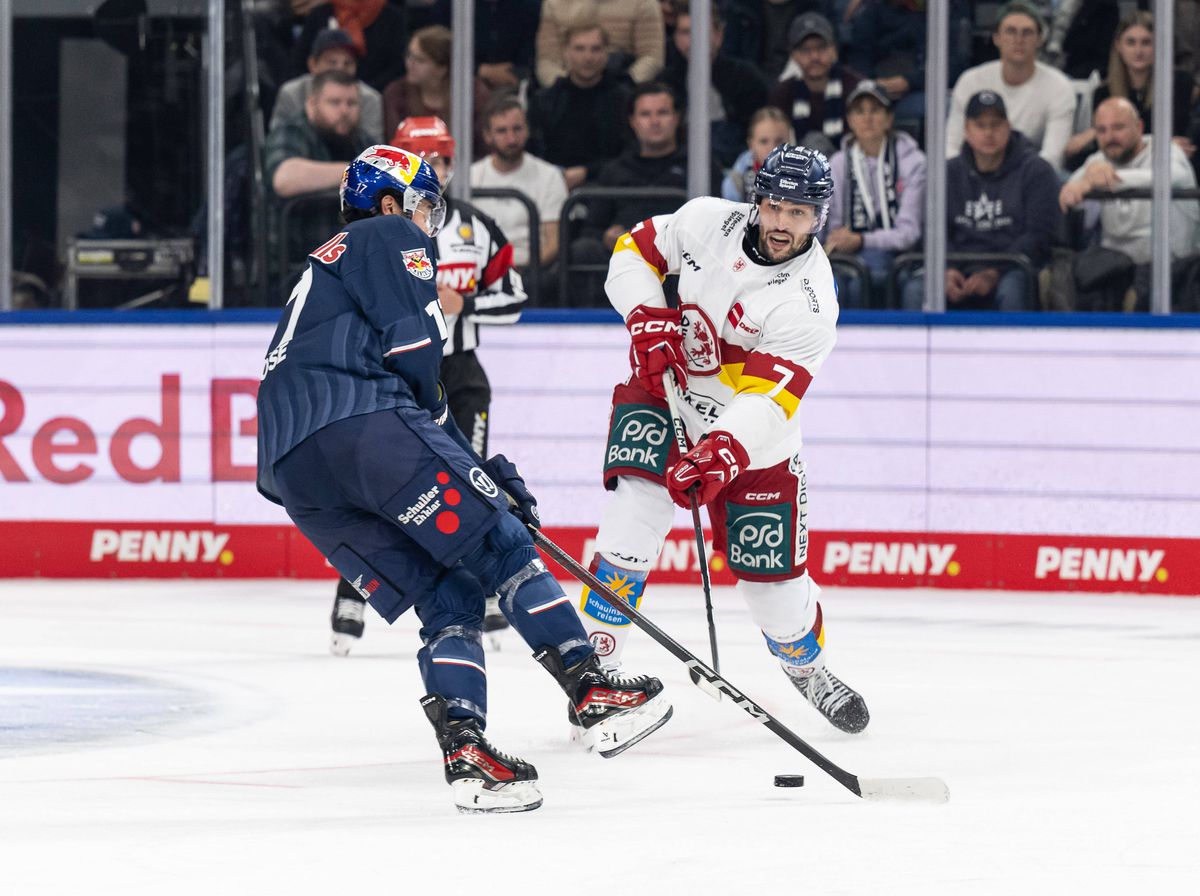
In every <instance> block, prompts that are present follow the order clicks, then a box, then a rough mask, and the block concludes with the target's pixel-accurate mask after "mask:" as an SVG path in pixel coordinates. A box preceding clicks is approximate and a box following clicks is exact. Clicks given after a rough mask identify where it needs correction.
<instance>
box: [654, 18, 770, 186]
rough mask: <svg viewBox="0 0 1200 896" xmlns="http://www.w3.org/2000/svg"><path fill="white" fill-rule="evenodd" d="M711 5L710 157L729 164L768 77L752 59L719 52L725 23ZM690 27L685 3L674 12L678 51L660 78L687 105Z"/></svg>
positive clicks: (742, 142) (761, 101)
mask: <svg viewBox="0 0 1200 896" xmlns="http://www.w3.org/2000/svg"><path fill="white" fill-rule="evenodd" d="M700 2H704V0H700ZM711 8H712V18H711V23H712V28H711V30H710V38H711V43H710V46H709V57H710V59H711V71H710V73H709V84H710V85H711V87H712V90H711V91H710V92H709V93H708V103H707V105H708V110H707V114H708V119H709V121H710V125H711V126H710V128H709V134H710V137H711V142H710V146H711V147H712V150H711V151H712V157H713V159H715V160H716V162H717V164H718V165H720V166H721V167H722V168H728V167H729V166H730V165H732V164H733V162H734V160H735V159H736V158H737V157H738V153H740V152H741V150H742V147H743V146H744V145H745V140H746V130H747V128H749V127H750V116H751V115H753V114H754V110H755V109H758V108H760V107H761V106H763V105H764V104H765V103H766V102H767V80H766V78H765V77H763V74H762V72H760V71H759V70H758V69H757V68H756V67H755V66H754V65H753V64H752V63H749V62H746V61H744V60H742V59H735V58H734V57H732V56H728V55H726V54H724V53H722V52H721V42H722V41H723V40H724V39H725V23H724V20H723V19H722V18H721V11H720V9H719V7H718V6H717V4H716V3H715V2H712V4H711ZM691 27H692V16H691V14H690V13H689V12H688V11H687V7H686V6H683V7H682V8H681V9H680V10H679V11H677V12H676V15H675V32H674V35H673V37H674V43H675V49H676V50H678V51H679V52H678V55H677V56H676V57H675V60H674V61H673V62H672V64H671V65H669V66H668V67H667V68H666V69H665V70H664V71H663V76H662V80H663V81H664V82H665V83H667V84H669V85H670V86H671V88H672V89H673V90H674V91H675V95H676V96H677V97H679V98H680V102H681V103H682V104H683V105H684V106H685V107H687V106H689V103H688V94H687V82H688V59H689V57H690V55H691V46H692V34H691ZM693 114H704V113H703V111H701V110H700V109H694V110H693Z"/></svg>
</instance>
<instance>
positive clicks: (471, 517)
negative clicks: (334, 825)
mask: <svg viewBox="0 0 1200 896" xmlns="http://www.w3.org/2000/svg"><path fill="white" fill-rule="evenodd" d="M440 191H441V188H440V185H439V183H438V180H437V175H436V174H434V172H433V169H432V168H431V167H430V166H429V164H428V163H427V162H425V161H423V160H422V159H421V158H420V157H418V156H415V155H412V154H410V153H407V152H404V151H403V150H400V149H396V148H395V147H390V146H372V147H370V148H369V149H367V150H366V151H365V152H363V153H362V154H361V155H359V156H358V158H356V159H355V160H354V161H353V162H351V164H350V167H349V168H348V169H347V171H346V176H345V177H344V179H343V182H342V189H341V196H342V210H343V219H344V220H345V221H346V227H345V229H344V230H342V231H341V232H339V233H337V234H335V235H334V236H332V237H331V238H330V239H329V241H328V242H326V243H325V244H324V245H323V246H320V247H319V248H317V249H315V250H313V252H312V253H311V254H310V256H309V258H308V267H307V268H306V269H305V271H304V274H303V275H302V276H301V278H300V281H299V282H298V283H297V284H296V287H295V289H293V290H292V293H291V296H290V297H289V299H288V302H287V305H286V306H285V307H284V310H283V315H282V317H281V319H280V322H279V326H278V327H277V329H276V331H275V336H274V338H273V339H272V340H271V345H270V348H269V350H268V352H267V356H266V360H265V362H264V365H263V374H262V382H261V384H260V386H259V393H258V414H259V434H258V488H259V491H261V492H262V493H263V494H264V495H265V496H266V497H267V498H269V499H270V500H272V501H275V502H276V503H279V504H282V505H283V506H284V507H285V508H286V509H287V512H288V515H289V516H290V517H291V518H292V520H293V522H295V524H296V526H297V527H298V528H299V529H300V531H301V532H303V533H304V535H305V536H306V537H307V538H308V539H309V540H310V541H311V542H312V543H313V544H314V545H316V547H317V549H318V550H320V551H321V553H322V554H324V555H325V557H326V558H327V559H328V560H329V562H330V563H331V564H332V565H333V566H334V568H336V569H337V571H338V572H339V573H340V574H341V575H342V576H344V577H345V578H346V579H347V580H349V581H350V582H351V583H352V584H353V585H354V587H355V588H356V589H358V590H359V593H361V594H362V595H363V596H364V597H365V598H367V600H368V602H369V603H370V604H371V606H372V607H374V608H375V610H376V611H378V612H379V614H380V615H381V616H383V618H384V619H386V620H387V621H388V622H389V623H391V622H394V621H395V620H396V619H397V618H398V617H399V616H400V615H401V614H402V613H403V612H405V611H406V610H407V609H409V608H410V607H412V608H414V609H415V610H416V613H417V616H418V618H419V619H420V621H421V626H422V627H421V631H420V636H421V640H422V642H423V644H424V646H423V647H422V648H421V650H420V651H419V652H418V653H417V660H418V663H419V666H420V672H421V678H422V681H423V682H424V686H425V690H426V691H427V692H428V693H427V694H426V696H425V697H423V698H422V699H421V705H422V707H423V708H424V710H425V714H426V716H427V717H428V718H429V720H430V722H431V723H432V724H433V727H434V731H435V733H436V736H437V740H438V744H439V746H440V747H441V749H442V753H443V758H444V768H445V775H446V780H447V781H448V782H449V783H450V785H451V787H452V789H453V794H454V801H455V804H456V805H457V806H458V807H459V809H460V811H464V812H520V811H525V810H528V809H535V808H537V807H538V806H540V805H541V802H542V798H541V794H540V793H539V791H538V787H537V771H536V770H535V769H534V767H533V766H532V765H531V764H530V763H528V762H525V761H524V760H521V759H517V758H515V757H512V756H508V755H506V754H504V753H501V752H500V751H499V750H496V749H495V748H494V747H492V745H491V744H490V743H488V741H487V739H486V738H485V737H484V734H483V731H484V727H485V725H486V721H487V678H486V676H487V673H486V669H485V662H484V655H483V646H482V638H481V634H480V628H481V625H482V622H483V613H484V596H485V595H487V594H498V595H499V596H500V606H501V609H502V610H503V612H504V615H505V616H506V617H507V618H508V620H509V622H510V623H511V624H512V626H513V628H514V629H516V631H517V632H518V633H519V634H520V635H521V637H522V638H524V639H525V641H526V643H528V644H529V646H530V647H531V648H532V649H533V651H534V658H535V659H536V660H537V661H538V662H539V663H541V664H542V665H543V666H544V667H545V668H546V669H547V670H548V671H549V672H550V673H551V674H552V675H553V676H554V678H555V679H556V680H557V681H558V683H559V685H560V686H561V687H562V689H563V690H564V691H565V692H566V694H567V696H568V698H569V699H570V702H571V708H572V712H573V713H575V714H576V716H577V718H578V721H579V723H580V724H581V726H582V729H583V731H584V737H583V742H584V744H585V746H586V747H587V748H588V749H590V750H595V751H596V752H599V753H600V755H602V756H605V757H610V756H615V755H617V754H618V753H620V752H622V751H624V750H625V749H627V748H628V747H630V746H632V745H633V744H635V743H637V742H638V741H639V740H641V739H642V738H644V737H646V736H647V735H648V734H650V733H651V732H653V731H655V730H656V729H657V728H659V727H661V726H662V725H663V724H665V723H666V721H667V719H669V718H670V716H671V706H670V704H669V703H668V702H667V700H666V698H665V697H664V696H663V695H662V683H661V682H659V681H658V679H656V678H651V677H648V676H637V677H633V676H616V675H613V674H609V673H606V672H604V671H603V670H602V669H601V668H600V664H599V662H598V661H597V658H596V656H595V653H594V651H593V650H592V647H591V644H590V643H589V642H588V639H587V634H586V633H585V632H584V630H583V627H582V626H581V624H580V622H579V620H578V617H577V616H576V614H575V610H574V609H573V607H572V606H571V602H570V599H569V598H567V597H566V595H564V594H563V591H562V589H561V588H560V587H559V586H558V583H557V582H555V580H554V578H553V577H552V576H551V575H550V573H549V572H548V571H547V570H546V567H545V566H544V565H543V564H542V562H541V561H540V560H539V559H538V557H537V552H536V550H535V548H534V546H533V540H532V538H531V537H530V535H529V532H528V530H527V529H526V526H527V525H539V521H538V517H537V503H536V500H535V499H534V497H533V496H532V495H531V494H530V492H529V489H528V488H527V487H526V486H525V482H524V480H523V479H522V478H521V476H520V474H519V472H518V471H517V468H516V467H515V466H514V465H513V464H512V463H511V462H509V461H508V460H507V459H506V458H504V457H503V455H496V456H495V457H493V458H491V459H489V460H488V461H486V462H485V461H483V460H481V459H480V458H479V457H478V456H477V455H476V454H475V453H474V452H473V451H472V450H471V447H470V443H469V442H468V441H467V440H466V438H465V437H464V436H463V435H462V433H461V432H460V431H459V430H458V427H457V426H455V424H454V421H453V419H451V418H450V417H449V415H448V414H447V412H446V402H445V398H444V395H443V390H442V388H441V385H440V384H439V382H438V370H439V366H440V364H441V360H442V340H443V339H444V338H445V336H446V329H445V322H444V321H443V319H442V312H441V309H440V307H439V305H438V297H437V290H436V287H435V285H434V284H435V281H434V251H433V242H432V237H433V236H434V235H436V233H437V229H438V227H439V226H440V224H441V222H442V219H443V217H444V214H445V205H444V203H443V201H442V198H441V195H440ZM506 492H507V494H505V493H506ZM510 496H511V499H510ZM510 508H511V510H510Z"/></svg>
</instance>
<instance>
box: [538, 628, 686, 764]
mask: <svg viewBox="0 0 1200 896" xmlns="http://www.w3.org/2000/svg"><path fill="white" fill-rule="evenodd" d="M533 658H534V659H535V660H537V661H538V662H539V663H541V664H542V665H543V666H545V667H546V669H547V670H548V671H549V672H550V674H551V675H553V676H554V678H555V679H556V680H557V681H558V683H559V686H560V687H562V689H563V690H564V691H565V692H566V694H567V697H568V698H570V701H571V703H570V705H569V707H568V709H567V716H568V718H569V719H571V721H572V724H573V725H576V726H577V727H578V735H579V736H578V737H577V738H576V739H577V740H579V741H580V742H582V744H583V746H584V749H586V750H587V751H588V752H589V753H590V752H592V751H595V752H598V753H599V754H600V755H601V756H603V757H604V758H605V759H611V758H612V757H613V756H616V755H617V754H618V753H623V752H625V751H626V750H628V749H629V748H630V747H632V746H633V745H634V744H636V743H637V742H638V741H640V740H641V739H642V738H644V737H647V736H648V735H650V734H653V733H654V732H655V731H657V730H658V729H659V728H661V727H662V726H663V725H665V724H666V723H667V720H668V719H670V718H671V713H672V712H673V707H672V706H671V704H670V703H668V702H667V700H666V698H665V697H663V696H662V690H663V686H662V682H661V681H659V680H658V679H657V678H652V677H651V676H649V675H638V676H632V675H629V676H627V675H617V674H616V673H613V672H605V671H604V670H603V669H602V668H600V660H599V659H598V658H597V657H596V655H595V654H592V655H591V656H589V657H588V658H587V659H585V660H583V661H581V662H579V663H576V664H575V665H574V666H572V667H571V668H570V669H564V668H563V661H562V656H561V654H559V652H558V651H557V650H551V649H546V650H542V651H539V652H538V653H535V654H534V655H533Z"/></svg>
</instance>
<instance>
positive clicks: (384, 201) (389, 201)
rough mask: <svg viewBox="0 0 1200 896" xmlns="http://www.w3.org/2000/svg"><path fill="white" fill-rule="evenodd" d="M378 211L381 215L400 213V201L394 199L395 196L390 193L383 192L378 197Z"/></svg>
mask: <svg viewBox="0 0 1200 896" xmlns="http://www.w3.org/2000/svg"><path fill="white" fill-rule="evenodd" d="M379 213H380V214H381V215H398V214H400V203H399V202H397V201H396V197H395V196H393V195H392V194H391V193H384V194H383V195H382V196H381V197H379Z"/></svg>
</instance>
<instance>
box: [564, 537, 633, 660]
mask: <svg viewBox="0 0 1200 896" xmlns="http://www.w3.org/2000/svg"><path fill="white" fill-rule="evenodd" d="M588 569H589V570H590V571H591V572H592V573H593V574H594V575H595V576H596V578H598V579H599V580H600V581H601V582H603V583H604V584H605V585H607V586H608V587H609V588H611V589H612V590H613V592H615V593H616V595H617V596H618V597H620V598H622V599H624V600H625V601H627V602H628V603H629V604H630V605H631V606H632V607H633V608H634V609H635V610H636V609H638V608H639V607H640V606H641V602H642V592H643V591H644V590H645V588H646V579H647V577H648V576H649V575H650V573H649V571H648V570H635V569H625V568H622V567H620V566H617V565H616V564H615V563H613V562H611V561H610V560H608V558H606V557H604V556H602V555H601V554H596V555H595V556H593V557H592V562H591V565H590V566H589V567H588ZM579 612H580V616H581V618H582V619H583V625H584V628H586V629H587V634H588V640H589V641H591V643H592V647H593V648H595V651H596V656H598V657H599V658H600V663H601V665H602V666H603V667H604V668H605V669H608V670H615V669H619V668H620V666H621V653H622V652H623V651H624V650H625V642H626V641H627V640H628V639H629V634H630V631H631V629H632V624H631V623H630V621H629V618H628V617H627V616H625V614H624V613H622V612H621V611H619V610H617V609H616V608H615V607H613V606H612V605H611V604H609V603H608V601H606V600H604V598H602V597H599V596H598V595H595V594H593V593H592V591H591V589H590V588H587V587H585V588H584V589H583V596H582V598H581V600H580V602H579Z"/></svg>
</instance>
